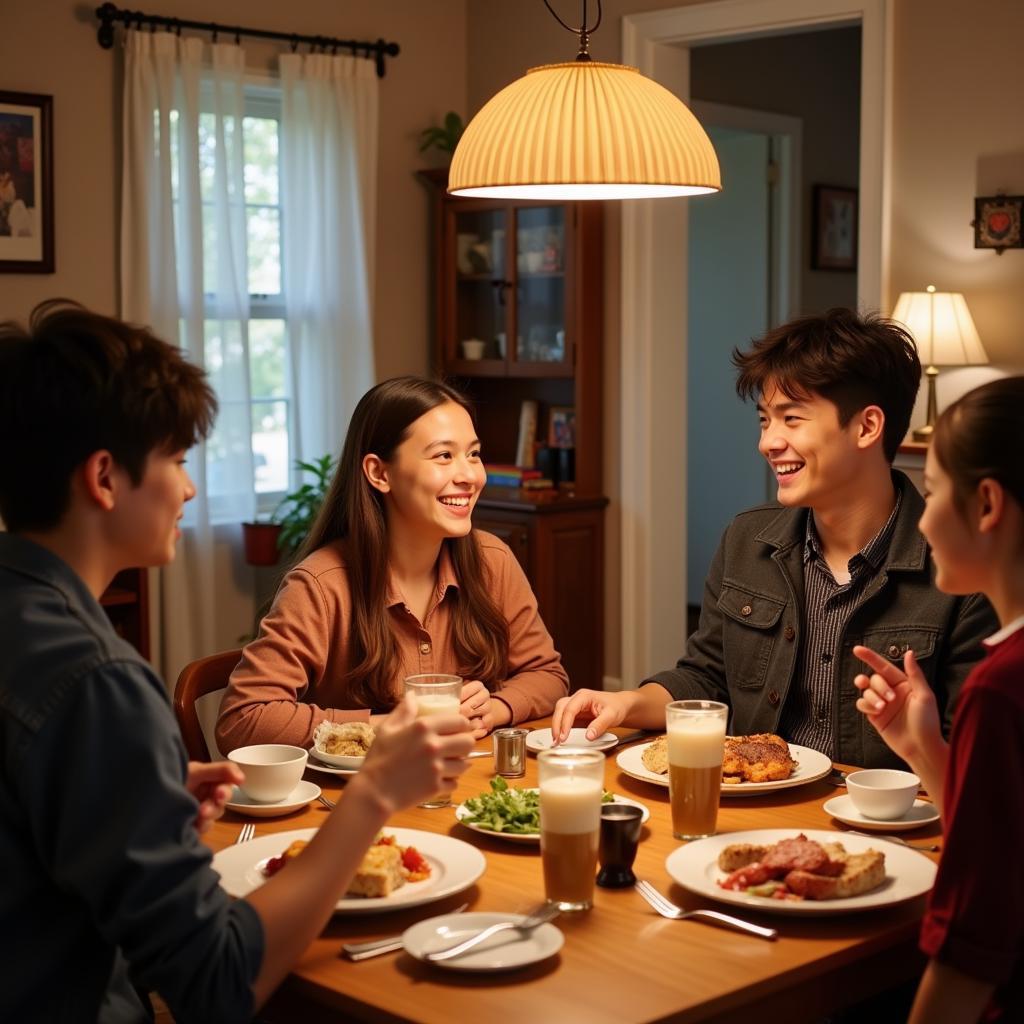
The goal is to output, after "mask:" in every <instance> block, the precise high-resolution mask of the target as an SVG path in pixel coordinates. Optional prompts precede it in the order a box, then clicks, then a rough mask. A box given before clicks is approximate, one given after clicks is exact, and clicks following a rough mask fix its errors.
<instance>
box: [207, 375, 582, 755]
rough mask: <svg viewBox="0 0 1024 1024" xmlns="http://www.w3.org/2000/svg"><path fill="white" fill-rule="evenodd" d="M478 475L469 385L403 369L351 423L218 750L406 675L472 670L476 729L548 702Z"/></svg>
mask: <svg viewBox="0 0 1024 1024" xmlns="http://www.w3.org/2000/svg"><path fill="white" fill-rule="evenodd" d="M485 480H486V474H485V471H484V467H483V462H482V461H481V453H480V442H479V440H478V438H477V435H476V429H475V427H474V425H473V419H472V415H471V410H470V407H469V404H468V402H467V401H466V399H465V398H464V397H463V396H462V395H461V394H460V393H459V392H458V391H456V390H455V389H454V388H451V387H449V386H448V385H446V384H443V383H439V382H436V381H429V380H423V379H421V378H418V377H399V378H396V379H394V380H389V381H385V382H384V383H382V384H378V385H377V386H376V387H374V388H372V389H371V390H370V391H369V392H367V394H366V395H364V396H363V398H362V399H361V400H360V402H359V405H358V406H357V407H356V411H355V412H354V413H353V415H352V421H351V423H350V424H349V429H348V435H347V437H346V439H345V446H344V449H343V451H342V455H341V460H340V462H339V464H338V469H337V472H336V474H335V477H334V480H333V482H332V483H331V487H330V490H329V492H328V494H327V497H326V499H325V500H324V504H323V507H322V508H321V510H320V514H319V516H318V517H317V519H316V522H315V523H314V524H313V527H312V529H311V531H310V534H309V537H308V538H307V539H306V542H305V544H304V545H303V547H302V549H301V551H300V552H299V556H298V564H297V565H296V566H295V568H294V569H292V570H291V571H290V572H289V573H288V574H287V576H285V579H284V581H283V582H282V584H281V588H280V590H279V591H278V594H277V597H276V599H275V601H274V605H273V607H272V608H271V610H270V612H269V613H268V614H267V616H266V618H265V619H264V620H263V623H262V625H261V628H260V633H259V636H258V637H257V638H256V639H255V640H254V641H253V642H252V643H251V644H249V646H248V647H246V649H245V650H244V651H243V653H242V659H241V661H240V662H239V664H238V667H237V668H236V669H235V671H234V673H233V674H232V676H231V682H230V685H229V687H228V691H227V693H226V694H225V696H224V700H223V702H222V704H221V713H220V718H219V720H218V723H217V742H218V745H219V746H220V748H221V750H224V751H227V750H232V749H234V748H235V747H239V746H244V745H246V744H249V743H264V742H276V743H295V744H299V745H309V743H310V742H311V740H312V735H313V730H314V729H315V728H316V727H317V725H319V723H320V722H322V721H324V720H325V719H326V720H329V721H332V722H344V721H359V720H362V721H365V720H366V719H367V718H368V717H372V715H373V714H376V713H380V712H385V711H387V710H389V709H390V708H391V707H393V706H394V704H395V703H396V701H397V700H398V699H399V698H400V697H401V693H402V680H403V678H404V677H405V676H409V675H416V674H418V673H424V672H445V673H455V674H458V675H461V676H462V677H463V678H464V679H465V680H467V681H466V682H465V684H464V686H463V689H462V708H461V710H462V713H463V714H464V715H465V716H466V717H467V718H469V719H470V721H471V722H472V724H473V727H474V731H475V733H476V735H477V736H478V737H479V736H483V735H486V734H487V733H488V732H489V731H490V730H491V729H493V728H495V727H496V726H499V725H505V724H509V723H511V722H519V721H523V720H525V719H528V718H536V717H539V716H543V715H546V714H550V712H551V710H552V708H553V707H554V704H555V701H556V700H557V699H558V698H559V697H561V696H563V695H564V694H565V692H566V690H567V688H568V679H567V677H566V674H565V670H564V669H563V668H562V664H561V659H560V657H559V655H558V653H557V652H556V651H555V649H554V645H553V643H552V641H551V637H550V635H549V634H548V632H547V630H546V629H545V627H544V624H543V622H542V621H541V618H540V615H539V614H538V612H537V602H536V599H535V598H534V596H533V592H532V591H531V589H530V585H529V583H528V582H527V580H526V577H525V575H524V574H523V571H522V569H521V568H520V566H519V563H518V562H517V561H516V559H515V557H514V555H513V554H512V552H511V551H510V550H509V549H508V547H507V546H506V545H505V544H504V543H502V542H501V541H500V540H498V539H497V538H496V537H494V536H492V535H491V534H488V533H484V532H482V531H479V530H473V526H472V514H473V509H474V507H475V505H476V502H477V499H478V498H479V496H480V491H481V489H482V487H483V485H484V482H485Z"/></svg>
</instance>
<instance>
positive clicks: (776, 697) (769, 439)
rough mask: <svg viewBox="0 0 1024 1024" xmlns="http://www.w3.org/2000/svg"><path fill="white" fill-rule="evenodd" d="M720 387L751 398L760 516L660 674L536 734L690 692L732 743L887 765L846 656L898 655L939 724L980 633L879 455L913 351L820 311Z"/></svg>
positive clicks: (901, 414) (716, 570)
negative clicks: (937, 575)
mask: <svg viewBox="0 0 1024 1024" xmlns="http://www.w3.org/2000/svg"><path fill="white" fill-rule="evenodd" d="M733 362H734V363H735V365H736V367H737V369H738V371H739V375H738V380H737V391H738V392H739V394H740V395H741V396H742V397H744V398H752V397H754V398H756V399H757V409H758V417H759V419H760V423H761V440H760V444H759V449H760V451H761V453H762V454H763V455H764V457H765V458H766V459H767V460H768V462H769V464H770V465H771V467H772V470H773V471H774V473H775V477H776V483H777V487H778V495H777V498H778V504H771V505H763V506H760V507H758V508H754V509H750V510H749V511H747V512H743V513H741V514H740V515H738V516H737V517H736V518H735V519H734V520H733V521H732V523H731V524H730V525H729V527H728V528H727V529H726V531H725V534H724V535H723V537H722V542H721V544H720V546H719V548H718V551H717V553H716V555H715V558H714V560H713V561H712V563H711V568H710V570H709V572H708V577H707V582H706V584H705V589H704V600H703V604H702V606H701V614H700V622H699V625H698V627H697V631H696V632H695V633H694V634H693V635H692V636H691V637H690V638H689V640H688V641H687V645H686V653H685V654H684V655H683V656H682V657H681V658H680V659H679V661H678V663H677V664H676V667H675V668H674V669H669V670H667V671H664V672H659V673H657V674H656V675H654V676H652V677H651V678H650V679H647V680H645V681H644V682H643V683H642V684H641V686H640V688H639V689H638V690H632V691H624V692H620V693H602V692H598V691H593V690H579V691H577V692H576V693H575V694H573V695H572V696H571V697H567V698H564V699H563V700H561V701H559V703H558V706H557V707H556V709H555V713H554V716H553V720H552V729H553V731H554V732H555V733H556V735H560V736H561V737H562V738H563V739H564V738H565V737H567V736H568V730H569V729H570V728H571V726H572V724H573V722H574V721H575V720H576V719H577V718H582V719H583V720H588V719H589V720H591V725H590V727H589V728H588V735H593V736H598V735H600V734H601V732H603V731H604V730H605V729H607V728H609V727H611V726H614V725H619V724H624V725H631V726H638V727H641V728H646V729H664V727H665V705H666V704H667V703H668V702H669V701H672V700H682V699H688V698H707V699H712V700H718V701H723V702H724V703H727V704H729V706H730V708H731V715H730V723H729V726H730V731H731V732H732V733H734V734H736V735H747V734H750V733H758V732H775V733H779V734H780V735H782V736H783V737H784V738H786V739H788V740H791V741H793V742H795V743H799V744H801V745H804V746H809V747H813V748H815V749H816V750H820V751H822V752H823V753H825V754H827V755H828V756H829V757H831V758H832V759H833V760H834V761H840V762H844V763H847V764H855V765H862V766H865V767H886V766H896V765H899V764H900V763H901V762H900V761H899V759H898V758H897V757H896V756H895V755H894V754H892V752H891V751H889V749H888V748H887V747H886V745H885V744H884V743H883V742H882V741H881V740H880V739H879V737H878V736H877V734H876V733H875V732H874V731H873V730H872V729H871V728H870V726H869V725H867V724H865V722H864V720H863V717H862V716H860V715H858V713H857V710H856V707H855V704H856V701H857V696H858V694H857V691H856V690H855V689H854V687H853V679H854V676H856V675H857V673H858V671H859V667H858V662H857V660H856V659H855V658H854V657H853V653H852V648H853V646H854V644H863V645H864V646H866V647H870V648H872V649H873V650H876V651H884V652H885V653H886V654H887V656H888V657H889V658H890V659H891V660H892V661H893V662H897V663H898V662H900V661H901V659H902V657H903V654H904V653H905V652H906V651H907V650H909V649H912V650H913V651H914V652H915V653H916V655H917V658H918V661H919V662H920V664H921V666H922V671H923V672H924V674H925V676H926V678H927V679H928V682H929V684H930V685H931V687H932V688H933V689H934V690H935V692H936V695H937V696H938V699H939V705H940V707H941V709H942V712H943V714H944V716H945V722H946V726H947V729H948V726H949V723H950V722H951V721H952V711H953V704H954V701H955V698H956V695H957V692H958V691H959V689H960V686H961V684H962V683H963V681H964V679H965V677H966V675H967V673H968V670H969V669H970V668H971V666H972V665H973V664H974V663H975V662H976V661H977V660H978V659H979V658H980V656H981V653H982V648H981V639H982V638H983V637H985V636H987V635H989V634H990V633H991V632H993V631H994V630H995V628H996V624H995V619H994V616H993V612H992V609H991V607H990V606H989V604H988V602H987V601H986V600H985V599H984V598H983V597H980V596H978V595H973V596H970V597H966V598H962V597H960V598H958V597H952V596H949V595H946V594H943V593H941V592H940V591H938V590H937V589H936V587H935V582H934V568H933V566H932V564H931V561H930V559H929V556H928V546H927V544H926V543H925V541H924V538H923V537H921V535H920V533H919V532H918V530H917V521H918V519H920V517H921V511H922V509H923V501H922V498H921V496H920V495H919V494H918V492H917V490H916V489H915V488H914V486H913V485H912V484H911V482H910V481H909V480H908V478H907V477H906V476H904V475H903V474H902V473H899V472H897V471H894V470H893V469H892V460H893V458H894V457H895V455H896V451H897V449H898V448H899V445H900V442H901V441H902V439H903V437H904V435H905V434H906V431H907V427H908V425H909V423H910V414H911V411H912V409H913V406H914V399H915V397H916V395H917V389H918V385H919V382H920V377H921V364H920V362H919V361H918V358H917V352H916V349H915V347H914V342H913V339H912V338H911V337H910V335H909V334H907V332H906V331H905V330H903V329H902V328H901V327H899V326H898V325H896V324H895V323H892V322H890V321H886V320H883V319H880V318H879V317H875V316H866V317H860V316H858V315H857V314H856V313H855V312H853V311H852V310H847V309H833V310H830V311H829V312H828V313H826V314H825V315H824V316H809V317H804V318H802V319H799V320H795V321H793V322H791V323H789V324H785V325H784V326H782V327H779V328H777V329H776V330H774V331H771V332H770V333H769V334H767V335H766V336H765V337H763V338H761V339H760V340H758V341H756V342H755V343H754V344H753V347H752V348H751V349H750V351H748V352H744V353H741V352H739V351H738V350H737V351H736V352H734V353H733Z"/></svg>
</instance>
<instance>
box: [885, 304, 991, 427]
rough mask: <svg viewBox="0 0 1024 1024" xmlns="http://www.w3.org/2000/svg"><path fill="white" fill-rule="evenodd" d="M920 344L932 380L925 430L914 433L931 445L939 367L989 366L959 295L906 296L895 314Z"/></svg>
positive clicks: (923, 359)
mask: <svg viewBox="0 0 1024 1024" xmlns="http://www.w3.org/2000/svg"><path fill="white" fill-rule="evenodd" d="M892 318H893V320H898V321H899V322H900V323H901V324H903V325H904V326H905V327H906V328H907V330H908V331H910V333H911V335H912V336H913V338H914V341H915V342H916V343H917V351H918V354H919V355H920V357H921V362H922V363H924V364H925V366H926V369H925V371H924V372H925V376H926V377H927V378H928V416H927V422H926V423H925V425H924V426H923V427H918V429H917V430H915V431H914V435H913V436H914V440H915V441H925V442H928V441H930V440H931V438H932V432H933V431H934V430H935V418H936V415H937V411H936V403H935V378H936V377H938V375H939V371H938V369H937V367H939V366H976V365H979V364H982V363H987V362H988V356H987V355H986V354H985V349H984V348H983V347H982V344H981V339H980V338H979V337H978V331H977V329H976V328H975V326H974V321H973V320H972V319H971V314H970V313H969V312H968V310H967V303H966V302H965V301H964V297H963V295H961V294H960V293H959V292H937V291H936V290H935V285H933V284H930V285H928V289H927V291H923V292H903V294H902V295H900V298H899V301H898V302H897V303H896V308H895V309H894V310H893V313H892Z"/></svg>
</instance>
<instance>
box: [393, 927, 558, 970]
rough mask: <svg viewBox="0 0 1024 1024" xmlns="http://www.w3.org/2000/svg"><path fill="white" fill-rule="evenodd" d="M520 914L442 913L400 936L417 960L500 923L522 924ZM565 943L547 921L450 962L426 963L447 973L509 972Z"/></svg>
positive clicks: (500, 936) (505, 934)
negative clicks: (512, 922) (524, 932)
mask: <svg viewBox="0 0 1024 1024" xmlns="http://www.w3.org/2000/svg"><path fill="white" fill-rule="evenodd" d="M525 920H526V918H525V916H524V915H523V914H488V913H468V914H443V915H442V916H440V917H431V918H429V919H428V920H426V921H419V922H418V923H417V924H414V925H413V926H412V927H411V928H407V929H406V930H405V933H404V934H403V935H402V942H403V943H404V945H405V951H406V952H407V953H408V954H409V955H410V956H413V957H415V958H416V959H417V960H423V959H424V957H425V956H426V954H427V953H431V952H433V951H434V950H438V949H444V948H445V947H446V946H451V945H454V944H455V943H456V942H458V941H459V940H460V939H468V938H469V936H470V935H475V934H476V933H477V932H479V931H482V930H483V929H484V928H489V927H490V926H491V925H492V924H498V922H500V921H516V922H520V921H525ZM564 942H565V936H564V935H563V934H562V933H561V932H560V931H559V930H558V929H557V928H556V927H555V926H554V925H553V924H551V923H550V922H548V923H546V924H542V925H539V926H538V927H536V928H534V929H533V930H532V931H530V932H528V933H527V934H526V935H522V934H521V933H520V932H518V931H516V930H515V929H510V930H509V931H504V932H499V933H498V934H497V935H492V936H491V937H490V938H489V939H484V941H483V942H481V943H480V945H479V946H477V947H476V949H471V950H469V951H468V952H466V953H464V954H463V955H462V956H457V957H453V958H452V959H451V960H426V961H424V962H425V963H429V964H432V965H433V966H435V967H443V968H445V969H446V970H450V971H511V970H515V968H517V967H526V966H527V964H535V963H537V962H538V961H540V960H546V959H547V958H548V957H549V956H554V955H555V954H556V953H557V952H558V951H559V950H560V949H561V948H562V944H563V943H564Z"/></svg>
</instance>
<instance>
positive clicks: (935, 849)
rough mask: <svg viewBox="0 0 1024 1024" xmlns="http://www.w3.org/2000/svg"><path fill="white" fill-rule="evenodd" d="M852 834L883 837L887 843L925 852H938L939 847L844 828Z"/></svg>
mask: <svg viewBox="0 0 1024 1024" xmlns="http://www.w3.org/2000/svg"><path fill="white" fill-rule="evenodd" d="M844 831H845V832H849V833H850V835H852V836H864V837H865V838H866V839H883V840H884V841H885V842H887V843H898V844H899V845H900V846H906V847H907V848H908V849H910V850H925V851H926V852H927V853H938V852H939V850H940V849H941V847H940V846H939V844H938V843H908V842H907V841H906V839H904V838H903V837H902V836H889V835H882V834H880V833H878V832H858V831H857V830H856V829H855V828H848V829H844Z"/></svg>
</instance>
